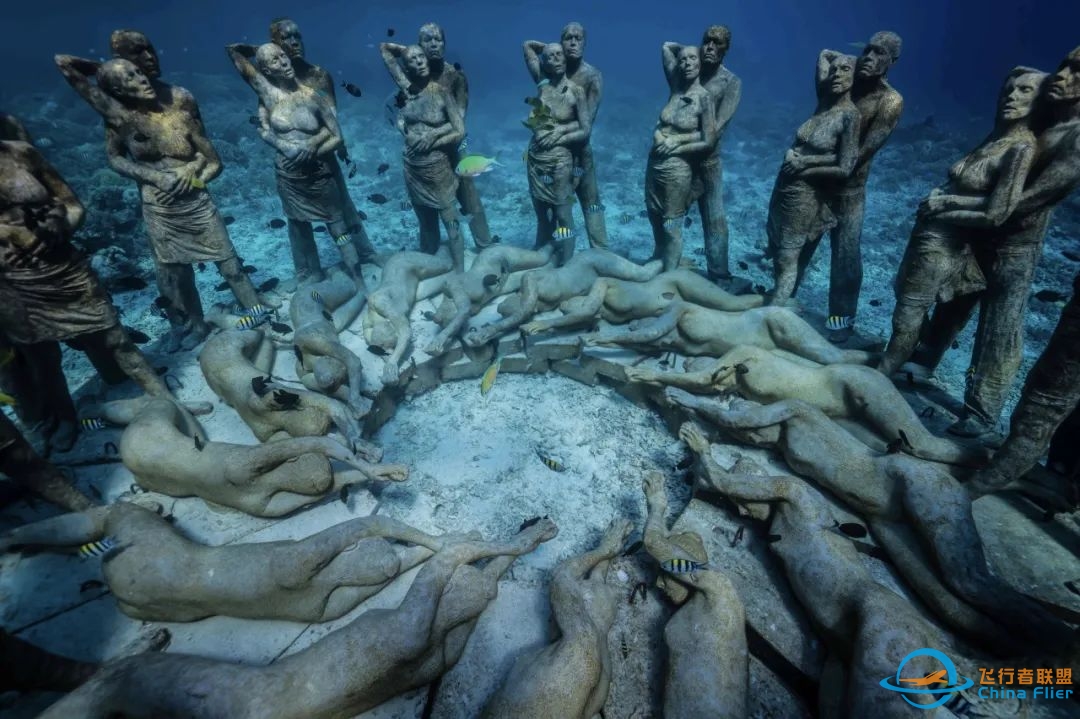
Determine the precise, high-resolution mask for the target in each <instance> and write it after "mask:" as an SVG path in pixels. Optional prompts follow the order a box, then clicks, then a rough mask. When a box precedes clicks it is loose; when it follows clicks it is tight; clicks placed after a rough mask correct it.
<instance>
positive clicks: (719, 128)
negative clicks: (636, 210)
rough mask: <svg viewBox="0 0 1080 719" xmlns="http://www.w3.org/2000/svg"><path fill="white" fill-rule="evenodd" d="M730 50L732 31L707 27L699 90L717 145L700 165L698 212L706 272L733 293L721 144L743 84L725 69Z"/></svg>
mask: <svg viewBox="0 0 1080 719" xmlns="http://www.w3.org/2000/svg"><path fill="white" fill-rule="evenodd" d="M730 48H731V30H729V29H728V28H727V27H725V26H723V25H710V26H709V27H708V28H706V30H705V34H704V35H702V37H701V79H700V82H701V86H702V87H704V88H705V89H706V90H707V91H708V92H709V96H710V97H711V98H712V100H713V117H714V122H715V123H716V144H715V145H713V149H712V153H711V154H710V155H709V156H708V157H707V158H705V161H704V162H702V163H701V169H700V172H699V174H700V177H701V196H700V197H698V212H699V213H700V214H701V230H702V232H704V233H705V270H706V274H707V276H708V277H709V279H711V280H715V281H716V282H718V283H719V284H721V285H726V287H725V289H732V285H733V283H732V279H733V278H732V275H731V270H730V267H729V263H728V226H727V217H726V216H725V214H724V184H723V179H724V178H723V174H724V165H723V161H722V159H721V157H720V144H721V141H722V140H723V138H724V130H726V129H727V126H728V124H729V123H730V122H731V118H732V116H733V115H734V114H735V110H736V109H738V107H739V100H740V98H741V97H742V81H741V80H740V79H739V78H738V77H737V76H736V75H735V73H733V72H732V71H731V70H729V69H728V68H727V67H725V66H724V57H726V56H727V52H728V50H729V49H730Z"/></svg>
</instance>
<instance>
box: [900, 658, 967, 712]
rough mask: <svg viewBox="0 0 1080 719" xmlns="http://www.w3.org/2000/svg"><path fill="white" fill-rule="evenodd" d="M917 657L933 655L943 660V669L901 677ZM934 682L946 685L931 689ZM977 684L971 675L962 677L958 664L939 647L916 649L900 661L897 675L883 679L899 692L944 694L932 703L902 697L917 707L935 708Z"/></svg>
mask: <svg viewBox="0 0 1080 719" xmlns="http://www.w3.org/2000/svg"><path fill="white" fill-rule="evenodd" d="M917 657H933V658H934V659H937V660H938V661H939V662H941V667H942V668H941V669H939V670H937V671H936V672H931V673H930V674H927V675H926V676H925V677H922V678H913V679H901V678H900V674H901V673H902V672H903V671H904V667H905V666H907V663H908V662H910V661H911V660H912V659H915V658H917ZM933 684H945V686H943V687H940V688H937V689H931V688H929V687H930V686H931V685H933ZM974 685H975V682H973V681H972V680H971V678H970V677H962V676H960V675H959V674H958V673H957V672H956V665H955V664H953V661H952V659H949V658H948V657H947V656H945V655H944V654H943V653H941V652H939V651H938V650H937V649H925V648H924V649H916V650H915V651H913V652H912V653H911V654H908V655H907V656H906V657H904V660H903V661H902V662H900V666H898V667H897V668H896V676H894V677H885V678H884V679H882V680H881V686H883V687H885V688H886V689H888V690H889V691H891V692H899V693H900V694H901V695H904V694H934V695H938V694H942V695H944V696H942V697H941V698H940V699H938V700H937V701H935V702H932V703H930V704H918V703H916V702H913V701H912V700H911V699H908V698H907V697H906V696H901V698H902V699H903V700H904V701H906V702H907V703H908V704H910V705H911V706H913V707H915V708H916V709H935V708H937V707H939V706H941V705H942V704H944V703H945V702H947V701H949V699H950V698H951V697H952V695H953V694H955V693H956V692H960V691H963V690H965V689H967V688H969V687H972V686H974Z"/></svg>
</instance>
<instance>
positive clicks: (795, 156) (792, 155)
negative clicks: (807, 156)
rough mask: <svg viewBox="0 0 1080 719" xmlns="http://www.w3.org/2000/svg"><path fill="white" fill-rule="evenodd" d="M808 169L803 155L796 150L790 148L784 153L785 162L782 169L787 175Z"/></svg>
mask: <svg viewBox="0 0 1080 719" xmlns="http://www.w3.org/2000/svg"><path fill="white" fill-rule="evenodd" d="M804 169H806V166H805V165H804V163H803V159H802V156H801V155H800V154H799V153H797V152H795V151H794V150H788V151H787V154H785V155H784V164H783V165H781V167H780V171H781V172H782V173H784V174H785V175H797V174H799V173H800V172H802V171H803V170H804Z"/></svg>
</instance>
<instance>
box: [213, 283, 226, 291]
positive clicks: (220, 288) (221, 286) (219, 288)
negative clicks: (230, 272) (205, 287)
mask: <svg viewBox="0 0 1080 719" xmlns="http://www.w3.org/2000/svg"><path fill="white" fill-rule="evenodd" d="M214 289H215V290H217V291H218V292H224V291H225V290H227V289H229V283H228V282H219V283H217V284H216V285H214Z"/></svg>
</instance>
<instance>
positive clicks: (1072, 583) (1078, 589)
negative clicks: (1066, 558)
mask: <svg viewBox="0 0 1080 719" xmlns="http://www.w3.org/2000/svg"><path fill="white" fill-rule="evenodd" d="M1076 582H1077V580H1075V579H1070V580H1069V581H1067V582H1065V588H1066V589H1068V590H1069V591H1070V592H1072V593H1073V594H1080V587H1077V586H1076Z"/></svg>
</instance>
